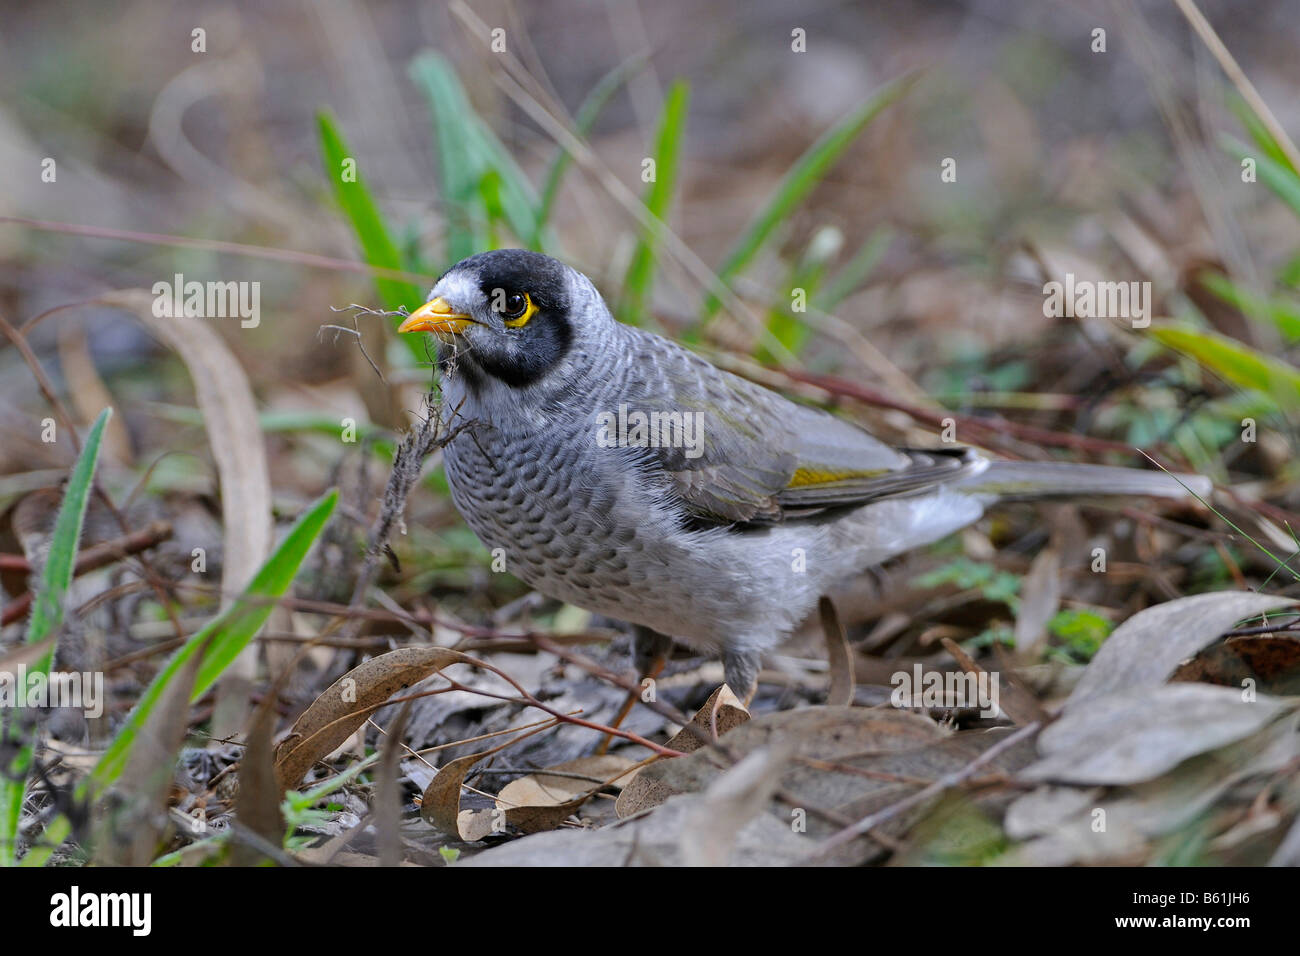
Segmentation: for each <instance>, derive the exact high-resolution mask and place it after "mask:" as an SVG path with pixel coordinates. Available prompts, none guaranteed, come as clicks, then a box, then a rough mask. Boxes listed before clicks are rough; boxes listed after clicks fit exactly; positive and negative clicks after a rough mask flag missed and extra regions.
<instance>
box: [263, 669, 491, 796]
mask: <svg viewBox="0 0 1300 956" xmlns="http://www.w3.org/2000/svg"><path fill="white" fill-rule="evenodd" d="M481 663H482V662H481V661H479V660H478V659H477V658H474V657H470V656H468V655H466V654H462V653H461V652H460V651H453V650H451V649H450V648H447V647H400V648H398V649H397V650H393V651H388V652H387V653H385V654H380V655H379V656H378V657H372V658H371V659H370V660H368V661H366V662H364V663H362V664H359V665H358V666H356V667H354V668H353V669H352V670H350V671H348V672H347V673H346V674H344V675H343V676H342V677H340V678H339V679H338V680H336V681H335V682H334V683H333V684H331V685H330V686H329V687H328V688H326V689H325V692H324V693H322V694H321V695H320V696H319V697H317V698H316V700H315V701H313V702H312V704H311V706H310V707H308V708H307V709H306V710H305V711H303V713H302V716H300V717H299V718H298V719H297V720H296V721H294V724H293V727H292V728H290V730H289V734H288V736H287V737H285V738H284V739H283V740H281V741H280V743H279V745H278V746H277V747H276V750H275V773H276V779H277V781H278V782H279V787H280V791H281V792H283V791H285V790H287V789H289V788H290V787H293V786H296V785H297V784H298V781H300V780H301V779H302V778H303V776H304V775H305V774H306V773H307V771H308V770H309V769H310V768H311V765H312V764H314V763H315V762H316V761H317V760H320V759H321V758H322V757H324V756H326V755H327V754H329V753H332V752H333V751H334V750H335V748H337V747H338V746H339V745H340V744H342V743H343V742H344V741H345V740H347V739H348V737H350V736H352V734H353V733H354V732H355V731H356V730H357V728H359V727H360V726H361V725H362V724H364V723H365V722H366V718H367V717H369V716H370V715H371V714H372V713H374V712H375V710H377V709H378V708H379V707H380V706H381V705H382V704H383V703H384V701H386V700H388V698H389V697H391V696H393V694H395V693H397V692H398V691H399V690H402V689H403V688H406V687H410V686H411V685H413V684H416V683H419V682H420V681H422V680H424V679H425V678H426V677H428V676H429V675H431V674H435V673H437V672H438V671H440V670H442V669H443V668H444V667H448V666H450V665H451V664H471V665H479V664H481Z"/></svg>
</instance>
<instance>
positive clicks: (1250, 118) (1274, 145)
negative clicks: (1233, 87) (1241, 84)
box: [1228, 96, 1300, 173]
mask: <svg viewBox="0 0 1300 956" xmlns="http://www.w3.org/2000/svg"><path fill="white" fill-rule="evenodd" d="M1228 106H1229V107H1230V108H1231V109H1232V112H1233V113H1234V114H1235V115H1236V117H1237V119H1238V120H1240V121H1241V125H1242V126H1244V127H1246V132H1247V133H1249V134H1250V138H1251V139H1253V140H1254V141H1255V145H1257V146H1258V147H1259V148H1260V149H1262V150H1263V151H1264V152H1265V153H1267V154H1268V155H1269V157H1270V158H1271V159H1272V160H1273V161H1274V162H1275V163H1277V164H1278V165H1280V166H1282V167H1284V168H1286V169H1289V170H1291V172H1293V173H1300V170H1297V169H1296V168H1295V167H1294V166H1292V165H1291V159H1290V158H1289V157H1288V156H1287V154H1286V150H1284V149H1283V148H1282V147H1281V146H1280V145H1279V144H1278V141H1277V140H1276V139H1274V138H1273V134H1272V133H1270V132H1269V131H1268V127H1267V126H1265V125H1264V122H1263V121H1262V120H1261V119H1260V118H1259V117H1258V116H1257V115H1255V111H1254V110H1253V109H1251V108H1250V104H1249V103H1247V102H1246V101H1245V100H1243V99H1242V98H1241V97H1239V96H1234V97H1232V98H1231V99H1230V100H1229V101H1228Z"/></svg>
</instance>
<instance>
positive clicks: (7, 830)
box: [0, 408, 113, 864]
mask: <svg viewBox="0 0 1300 956" xmlns="http://www.w3.org/2000/svg"><path fill="white" fill-rule="evenodd" d="M112 414H113V410H112V409H111V408H106V409H104V410H103V411H102V412H100V413H99V417H98V418H96V419H95V424H93V425H92V426H91V427H90V432H89V434H88V435H87V436H86V444H85V445H83V446H82V449H81V454H80V455H78V456H77V461H76V464H74V465H73V466H72V475H71V477H69V479H68V487H67V489H66V490H65V491H64V492H63V502H62V503H61V504H60V505H59V514H58V517H57V518H56V519H55V521H54V534H53V535H52V536H51V538H50V552H49V555H48V556H47V557H46V559H45V568H44V571H43V572H42V574H41V586H40V589H39V590H38V591H37V593H36V599H35V601H34V603H33V604H32V613H31V617H30V618H28V621H27V643H29V644H36V643H39V642H40V641H43V640H45V639H46V638H47V637H50V636H52V635H55V634H57V633H58V630H59V627H60V626H61V625H62V624H63V615H64V606H63V605H64V600H65V598H66V597H67V594H68V589H69V588H70V587H71V586H72V576H73V572H74V570H75V567H76V561H77V544H78V542H80V540H81V526H82V524H83V522H84V521H85V517H86V505H87V504H88V502H89V501H90V488H91V484H92V482H93V481H94V478H95V465H96V463H97V462H98V460H99V446H100V443H101V441H102V439H103V437H104V427H105V426H106V425H107V424H108V420H109V418H110V417H111V416H112ZM53 658H54V645H51V646H50V650H49V652H48V653H46V654H43V655H42V656H41V658H40V659H39V660H38V661H36V662H34V663H33V664H32V665H31V666H30V667H29V668H28V672H29V673H32V674H34V673H42V674H44V673H47V672H48V671H49V669H50V663H51V661H52V660H53ZM6 723H8V721H6V720H5V719H4V715H3V713H0V730H3V727H4V724H6ZM34 744H35V742H34V741H27V742H25V743H24V744H23V745H22V746H21V747H19V749H18V753H17V754H16V755H15V756H14V758H13V759H12V760H11V761H10V762H9V766H8V767H6V768H4V770H5V772H4V773H2V774H0V862H3V863H5V864H12V863H13V862H14V860H15V859H16V855H17V850H18V842H17V841H18V824H19V821H20V820H21V819H22V810H23V802H24V800H25V799H26V796H27V772H28V771H29V770H30V769H31V765H32V754H33V753H34V752H35V746H34Z"/></svg>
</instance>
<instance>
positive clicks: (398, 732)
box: [372, 700, 414, 866]
mask: <svg viewBox="0 0 1300 956" xmlns="http://www.w3.org/2000/svg"><path fill="white" fill-rule="evenodd" d="M412 703H414V701H410V700H408V701H406V703H404V704H402V706H401V708H400V709H399V710H398V711H397V716H396V717H395V718H393V720H392V722H391V723H390V724H389V725H388V728H387V733H386V734H385V736H384V744H383V753H382V754H381V755H380V757H379V766H377V767H376V768H375V777H376V779H377V780H378V786H377V787H376V788H375V803H374V807H373V809H372V812H373V813H374V817H375V834H376V842H377V844H378V848H379V860H380V864H381V865H382V866H398V865H399V864H400V863H401V862H402V787H401V783H400V778H401V775H402V772H401V769H400V763H401V755H402V751H403V748H402V737H403V736H404V735H405V734H406V724H407V721H408V720H410V717H411V704H412Z"/></svg>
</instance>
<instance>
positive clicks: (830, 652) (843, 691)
mask: <svg viewBox="0 0 1300 956" xmlns="http://www.w3.org/2000/svg"><path fill="white" fill-rule="evenodd" d="M817 612H818V614H819V615H820V616H821V621H822V633H823V634H824V635H825V636H826V656H827V659H828V660H829V661H830V667H831V686H830V690H829V691H828V692H827V694H826V703H828V704H831V705H834V706H840V707H847V706H848V705H849V704H851V703H853V686H854V681H853V651H852V649H851V648H850V647H849V639H848V635H847V634H846V633H845V632H844V625H843V624H842V623H840V615H839V613H838V612H837V611H836V610H835V604H834V602H833V601H831V599H830V598H828V597H826V596H825V595H823V596H822V597H821V598H820V599H819V600H818V601H817Z"/></svg>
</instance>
